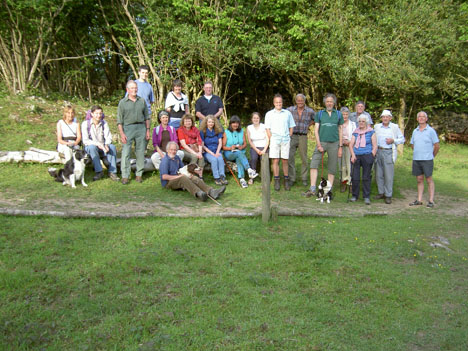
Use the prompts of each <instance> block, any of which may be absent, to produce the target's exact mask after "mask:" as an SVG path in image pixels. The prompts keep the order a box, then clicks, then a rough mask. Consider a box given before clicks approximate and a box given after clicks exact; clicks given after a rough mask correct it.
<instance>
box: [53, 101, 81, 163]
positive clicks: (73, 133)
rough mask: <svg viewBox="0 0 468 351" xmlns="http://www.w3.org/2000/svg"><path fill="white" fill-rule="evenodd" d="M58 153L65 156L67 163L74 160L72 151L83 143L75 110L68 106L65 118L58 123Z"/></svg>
mask: <svg viewBox="0 0 468 351" xmlns="http://www.w3.org/2000/svg"><path fill="white" fill-rule="evenodd" d="M57 143H58V144H57V151H58V152H60V153H62V154H63V155H64V156H65V162H66V161H68V160H70V159H71V158H72V149H74V148H77V147H78V145H79V144H80V143H81V130H80V125H79V123H77V122H76V121H75V109H74V108H73V107H72V106H66V107H65V108H64V109H63V118H62V119H61V120H59V121H58V122H57Z"/></svg>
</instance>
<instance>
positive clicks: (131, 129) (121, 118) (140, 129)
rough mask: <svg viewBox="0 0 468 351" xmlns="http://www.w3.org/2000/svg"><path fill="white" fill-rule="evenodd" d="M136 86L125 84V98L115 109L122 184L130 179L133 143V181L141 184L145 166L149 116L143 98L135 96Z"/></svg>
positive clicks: (131, 81)
mask: <svg viewBox="0 0 468 351" xmlns="http://www.w3.org/2000/svg"><path fill="white" fill-rule="evenodd" d="M137 92H138V86H137V83H135V82H134V81H133V80H130V81H128V82H127V96H126V97H124V98H123V99H122V100H120V102H119V106H118V108H117V127H118V128H119V133H120V138H121V140H122V144H123V147H122V160H121V164H120V170H121V172H122V184H124V185H126V184H128V182H129V178H130V152H131V149H132V143H133V142H135V155H136V172H135V175H136V177H135V181H137V182H138V183H141V182H142V181H143V180H142V178H141V176H142V174H143V169H144V166H145V151H146V145H147V144H148V140H149V138H150V124H151V120H150V115H149V111H148V107H147V105H146V103H145V100H143V98H141V97H139V96H138V95H137Z"/></svg>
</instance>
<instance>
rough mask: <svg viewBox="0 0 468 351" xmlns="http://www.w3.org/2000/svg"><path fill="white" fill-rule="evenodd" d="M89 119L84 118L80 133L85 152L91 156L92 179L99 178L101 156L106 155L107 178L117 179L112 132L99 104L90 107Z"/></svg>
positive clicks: (101, 174) (115, 154)
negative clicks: (93, 173) (90, 117)
mask: <svg viewBox="0 0 468 351" xmlns="http://www.w3.org/2000/svg"><path fill="white" fill-rule="evenodd" d="M91 116H92V119H91V120H89V119H88V120H84V121H83V123H82V124H81V134H82V136H83V145H84V148H85V151H86V153H87V154H88V155H89V156H90V157H91V160H92V161H93V166H94V172H95V175H94V177H93V180H94V181H96V180H99V179H101V178H102V177H103V176H104V174H103V172H102V166H101V157H104V156H105V157H106V159H107V164H108V165H107V168H108V171H109V178H110V179H112V180H113V181H119V180H120V179H119V177H117V167H116V157H117V150H116V148H115V145H114V144H112V134H111V132H110V130H109V125H108V124H107V122H106V121H105V120H103V116H104V113H103V112H102V108H101V107H100V106H93V107H91Z"/></svg>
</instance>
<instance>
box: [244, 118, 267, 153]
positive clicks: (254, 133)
mask: <svg viewBox="0 0 468 351" xmlns="http://www.w3.org/2000/svg"><path fill="white" fill-rule="evenodd" d="M247 130H248V131H249V135H250V140H252V143H253V144H254V145H255V147H265V145H266V138H267V134H266V129H265V125H264V124H263V123H260V125H259V126H258V129H255V127H254V125H253V124H251V125H249V126H248V127H247Z"/></svg>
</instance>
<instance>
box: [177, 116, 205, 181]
mask: <svg viewBox="0 0 468 351" xmlns="http://www.w3.org/2000/svg"><path fill="white" fill-rule="evenodd" d="M180 124H181V127H180V128H179V129H177V137H178V138H179V143H180V149H181V150H182V151H183V152H184V162H188V163H189V164H192V163H195V164H197V165H198V167H200V168H201V171H200V172H199V175H200V178H202V176H203V166H205V160H204V159H203V154H202V152H203V148H202V145H203V140H202V139H201V136H200V131H199V130H198V129H197V127H195V125H194V124H195V123H194V118H193V116H192V115H191V114H189V113H187V114H185V115H184V116H183V117H182V119H181V120H180Z"/></svg>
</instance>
